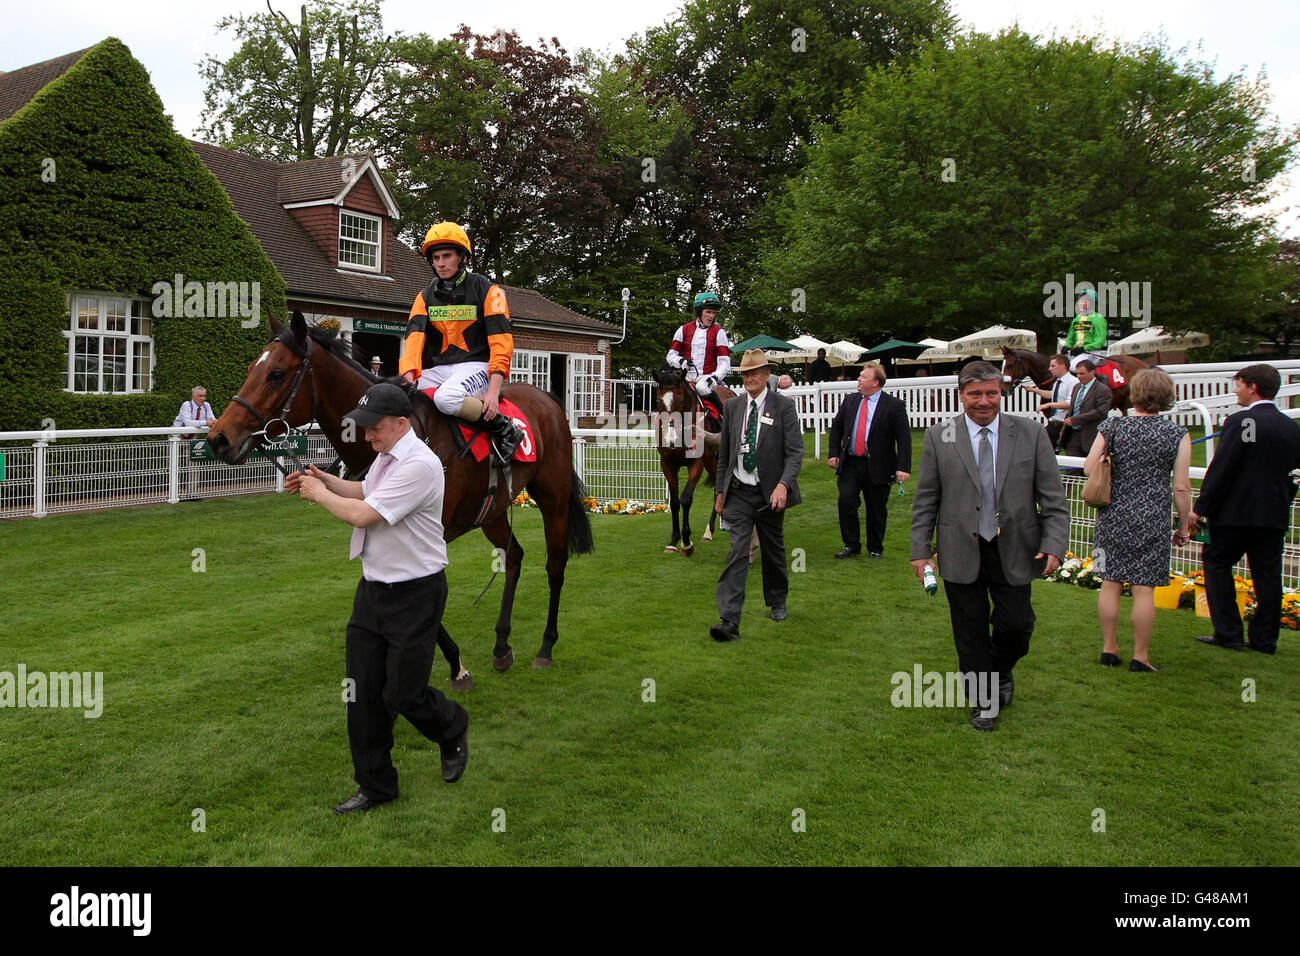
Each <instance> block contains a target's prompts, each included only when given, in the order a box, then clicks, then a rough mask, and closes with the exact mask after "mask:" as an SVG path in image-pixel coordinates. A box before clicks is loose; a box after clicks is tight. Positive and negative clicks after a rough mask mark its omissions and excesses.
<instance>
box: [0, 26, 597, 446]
mask: <svg viewBox="0 0 1300 956" xmlns="http://www.w3.org/2000/svg"><path fill="white" fill-rule="evenodd" d="M0 183H3V184H4V188H5V193H6V196H5V202H4V204H3V205H0V431H5V430H18V429H35V428H41V427H44V423H45V422H46V420H47V419H52V420H53V421H54V422H55V424H56V427H60V428H75V427H120V426H149V425H166V424H170V423H171V420H172V417H173V416H174V415H175V413H176V409H177V408H178V407H179V405H180V403H181V402H182V401H183V400H184V399H185V398H186V397H188V394H189V391H190V388H191V387H192V386H194V385H196V384H203V385H205V386H207V389H208V394H209V398H210V399H211V400H212V402H213V405H214V406H215V407H216V408H217V409H218V410H220V409H222V408H224V406H225V404H226V403H227V402H228V401H229V398H230V396H231V395H233V394H234V393H235V391H236V390H237V389H238V388H239V385H240V384H241V383H242V382H243V379H244V376H245V374H246V371H247V367H248V362H249V361H250V360H251V359H252V358H253V357H255V356H256V355H257V353H258V352H259V351H260V350H261V349H262V347H263V346H264V344H265V342H266V339H267V336H268V326H267V317H268V316H274V317H275V318H277V319H279V320H283V319H284V317H285V315H286V314H287V313H288V312H290V311H292V310H298V311H302V312H303V313H304V314H306V315H307V317H308V319H309V321H313V322H321V321H323V320H326V319H335V320H337V321H338V323H339V325H340V328H341V331H342V334H343V335H344V336H346V337H351V338H352V339H353V340H354V342H355V343H356V344H357V345H358V347H359V349H360V350H361V351H364V352H365V353H367V354H369V355H379V356H380V357H381V359H383V361H384V370H385V372H388V373H391V372H394V371H395V370H396V369H395V364H396V357H397V350H398V345H399V341H400V336H401V334H402V332H403V331H404V329H405V322H406V315H407V312H408V310H409V308H410V304H411V302H412V300H413V299H414V298H415V294H416V293H417V292H418V291H419V290H420V289H421V288H423V287H424V285H425V284H426V283H427V281H428V279H429V276H430V272H429V267H428V264H427V263H426V262H425V261H424V259H423V258H422V257H421V256H420V255H419V254H418V253H417V252H416V251H415V250H413V249H411V248H410V247H409V246H407V245H405V244H404V243H402V242H401V241H399V240H398V239H397V238H396V228H397V227H396V223H397V220H398V219H399V217H400V211H399V210H398V208H397V206H396V204H395V203H394V202H393V199H392V197H391V195H390V194H389V191H388V188H387V186H386V184H385V183H384V179H383V176H382V175H380V172H379V170H378V168H377V167H376V164H375V160H374V157H373V156H370V155H369V154H359V155H355V156H341V157H331V158H328V159H321V160H312V161H307V162H301V163H289V164H279V163H273V162H269V161H267V160H263V159H259V158H256V157H249V156H244V155H242V154H239V153H235V152H233V151H231V150H227V149H222V148H220V147H215V146H209V145H207V144H204V143H194V142H189V141H187V140H186V139H185V138H183V137H182V136H180V135H179V134H177V133H176V132H175V131H174V130H173V128H172V124H171V119H170V117H168V116H167V115H166V114H165V113H164V112H163V107H162V103H161V101H160V100H159V98H158V95H157V93H156V92H155V91H154V89H153V87H152V85H151V84H150V81H149V77H148V74H147V72H146V71H145V69H144V67H143V66H142V65H141V64H140V63H139V62H138V61H137V60H136V59H135V58H134V57H133V56H132V55H131V53H130V51H129V50H128V49H127V48H126V46H125V45H123V44H122V43H121V42H120V41H118V40H116V39H113V38H109V39H107V40H104V41H103V42H102V43H100V44H98V45H96V46H94V47H91V48H90V49H87V50H81V51H78V52H76V53H71V54H68V55H67V56H63V57H59V58H57V59H54V60H49V61H46V62H44V63H38V64H35V65H32V66H28V67H24V68H22V69H18V70H14V71H12V72H9V73H0ZM506 291H507V295H508V297H509V301H510V307H511V314H512V318H513V320H514V323H513V324H514V332H515V362H514V369H513V372H512V379H514V380H517V381H528V382H531V383H533V384H536V385H539V386H541V387H543V388H546V389H548V390H550V391H553V392H555V393H556V394H558V395H560V396H561V398H562V400H563V401H564V403H565V405H566V407H567V408H568V409H569V410H570V411H571V413H573V414H574V415H583V414H593V413H597V412H599V411H602V410H603V409H604V408H606V407H607V403H608V349H609V341H610V337H611V335H612V334H616V333H617V332H618V329H617V328H616V327H615V326H612V325H610V324H609V323H606V322H602V321H599V320H596V319H591V318H588V317H586V316H583V315H580V314H578V313H576V312H572V311H571V310H569V309H566V308H564V307H563V306H560V305H559V304H557V303H555V302H552V301H550V300H549V299H546V298H545V297H543V296H541V295H540V294H538V293H536V292H534V291H532V290H527V289H515V288H511V287H506Z"/></svg>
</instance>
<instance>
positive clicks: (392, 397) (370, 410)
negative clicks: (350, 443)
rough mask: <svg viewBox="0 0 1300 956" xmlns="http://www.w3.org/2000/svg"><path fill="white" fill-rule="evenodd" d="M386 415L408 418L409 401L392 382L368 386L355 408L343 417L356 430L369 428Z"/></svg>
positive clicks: (409, 413) (409, 411)
mask: <svg viewBox="0 0 1300 956" xmlns="http://www.w3.org/2000/svg"><path fill="white" fill-rule="evenodd" d="M387 415H398V416H401V417H404V418H410V417H411V400H410V399H409V398H407V397H406V392H404V391H402V389H401V388H400V387H398V386H397V385H394V384H393V383H392V382H380V383H379V384H378V385H371V386H370V388H369V390H368V391H367V392H366V394H364V395H362V396H361V400H360V401H359V402H357V407H356V408H354V409H353V410H352V411H350V412H348V413H347V415H345V416H344V421H346V420H347V419H349V418H350V419H352V421H354V422H355V423H356V424H357V427H358V428H369V427H370V426H371V425H374V424H375V423H376V422H378V421H379V419H381V418H384V417H385V416H387Z"/></svg>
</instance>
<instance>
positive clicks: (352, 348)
mask: <svg viewBox="0 0 1300 956" xmlns="http://www.w3.org/2000/svg"><path fill="white" fill-rule="evenodd" d="M307 334H308V335H309V336H311V340H312V341H313V342H315V343H316V344H317V345H319V346H320V347H321V348H323V349H326V350H328V351H329V353H330V354H331V355H333V356H334V357H335V358H337V359H338V360H339V361H340V362H342V363H343V364H344V365H346V366H348V368H350V369H352V371H354V372H357V373H358V374H360V375H361V377H362V378H364V379H365V380H366V381H367V382H369V383H370V384H372V385H377V384H378V383H380V382H386V381H388V379H386V378H384V377H383V376H381V375H376V374H374V373H373V372H371V371H370V369H368V368H366V367H365V365H363V364H362V363H361V361H360V359H359V358H358V357H357V345H356V343H349V342H345V341H344V340H343V339H340V338H339V337H338V336H336V335H330V334H329V333H328V332H325V331H324V330H322V329H318V328H315V327H312V328H309V329H307ZM271 341H273V342H279V343H280V344H281V345H283V346H284V347H285V348H287V349H288V350H289V351H290V352H292V353H293V354H294V355H296V356H298V357H299V358H306V357H307V350H306V349H304V348H303V347H302V346H301V345H299V344H298V338H297V336H295V335H294V334H293V330H292V329H290V328H283V329H281V330H280V331H279V332H277V333H276V335H275V337H274V338H273V339H272V340H271Z"/></svg>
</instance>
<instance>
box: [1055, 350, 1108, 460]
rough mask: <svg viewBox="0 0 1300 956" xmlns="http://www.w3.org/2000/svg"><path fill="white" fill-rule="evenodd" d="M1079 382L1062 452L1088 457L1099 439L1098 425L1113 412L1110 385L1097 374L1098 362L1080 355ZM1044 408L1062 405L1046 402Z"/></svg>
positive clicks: (1067, 413) (1067, 416)
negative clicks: (1095, 362) (1082, 357)
mask: <svg viewBox="0 0 1300 956" xmlns="http://www.w3.org/2000/svg"><path fill="white" fill-rule="evenodd" d="M1074 374H1075V375H1076V376H1077V377H1078V379H1079V384H1078V385H1076V386H1074V391H1073V392H1072V393H1071V395H1070V401H1069V403H1068V404H1067V405H1066V406H1065V430H1064V431H1063V432H1062V433H1061V454H1063V455H1074V456H1076V457H1078V458H1087V457H1088V452H1089V451H1091V450H1092V443H1093V442H1095V441H1096V440H1097V426H1098V425H1099V424H1101V420H1102V419H1103V418H1105V417H1106V416H1107V415H1109V414H1110V387H1109V386H1108V385H1107V384H1106V382H1105V380H1104V379H1100V378H1098V377H1097V366H1096V365H1094V364H1093V362H1092V359H1079V364H1078V366H1076V368H1075V370H1074ZM1042 407H1043V408H1058V407H1060V406H1059V404H1058V403H1054V402H1048V403H1045V404H1044V405H1043V406H1042Z"/></svg>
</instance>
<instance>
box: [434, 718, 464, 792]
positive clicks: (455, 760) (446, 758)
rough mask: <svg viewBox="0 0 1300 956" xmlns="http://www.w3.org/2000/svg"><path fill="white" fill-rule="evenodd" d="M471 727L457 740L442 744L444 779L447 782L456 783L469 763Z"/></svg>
mask: <svg viewBox="0 0 1300 956" xmlns="http://www.w3.org/2000/svg"><path fill="white" fill-rule="evenodd" d="M468 738H469V728H468V727H467V728H465V732H464V733H462V734H461V735H460V736H459V737H457V738H456V739H455V740H453V741H451V742H450V743H446V744H442V745H441V748H442V779H443V781H444V782H446V783H455V782H456V781H457V780H459V779H460V775H461V774H463V773H464V772H465V765H466V764H467V763H469V739H468Z"/></svg>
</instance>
